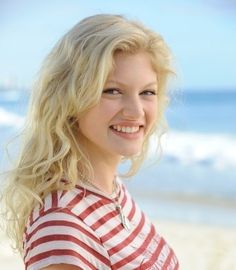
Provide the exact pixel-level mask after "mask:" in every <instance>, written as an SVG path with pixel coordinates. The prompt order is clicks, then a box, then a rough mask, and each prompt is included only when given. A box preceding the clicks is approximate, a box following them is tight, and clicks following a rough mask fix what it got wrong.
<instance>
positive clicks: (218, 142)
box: [0, 107, 236, 170]
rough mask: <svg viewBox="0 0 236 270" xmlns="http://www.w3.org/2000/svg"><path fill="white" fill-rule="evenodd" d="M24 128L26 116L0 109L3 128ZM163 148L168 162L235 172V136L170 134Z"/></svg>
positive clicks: (164, 140)
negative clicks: (228, 169) (230, 169)
mask: <svg viewBox="0 0 236 270" xmlns="http://www.w3.org/2000/svg"><path fill="white" fill-rule="evenodd" d="M23 124H24V117H23V116H20V115H18V114H15V113H12V112H9V111H7V110H5V109H4V108H1V107H0V128H2V127H4V128H5V127H9V128H16V129H18V128H21V127H22V126H23ZM162 148H163V154H164V158H165V159H166V160H167V161H169V162H181V163H183V164H199V165H202V166H212V167H214V168H216V169H219V170H221V169H222V170H223V169H226V168H234V169H236V136H232V135H225V134H216V133H212V134H208V133H197V132H186V131H170V132H168V133H167V134H165V135H164V136H163V138H162Z"/></svg>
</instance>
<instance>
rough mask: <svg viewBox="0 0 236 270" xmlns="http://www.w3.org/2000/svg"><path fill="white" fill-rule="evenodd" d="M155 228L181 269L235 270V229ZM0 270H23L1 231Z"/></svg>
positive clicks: (178, 225) (173, 224)
mask: <svg viewBox="0 0 236 270" xmlns="http://www.w3.org/2000/svg"><path fill="white" fill-rule="evenodd" d="M154 223H155V225H156V228H157V230H158V232H159V233H160V234H162V236H164V237H165V239H166V240H167V241H168V243H169V244H170V245H171V246H172V248H173V249H174V250H175V252H176V254H177V257H178V259H179V262H180V269H181V270H234V269H235V270H236V228H230V227H229V228H227V227H214V226H209V225H196V224H187V223H176V222H167V221H155V222H154ZM0 266H1V269H7V270H23V269H24V266H23V263H22V260H21V258H20V256H19V255H17V254H14V253H13V252H12V251H11V248H10V246H9V242H8V240H7V238H6V237H5V236H4V234H3V233H2V232H0Z"/></svg>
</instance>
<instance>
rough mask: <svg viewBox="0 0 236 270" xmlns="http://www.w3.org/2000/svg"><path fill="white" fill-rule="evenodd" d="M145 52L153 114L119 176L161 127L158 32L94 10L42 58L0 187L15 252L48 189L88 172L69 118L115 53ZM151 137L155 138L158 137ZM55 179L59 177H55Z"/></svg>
mask: <svg viewBox="0 0 236 270" xmlns="http://www.w3.org/2000/svg"><path fill="white" fill-rule="evenodd" d="M139 51H145V52H147V53H149V55H150V59H151V61H152V65H153V68H154V70H155V71H156V74H157V80H158V116H157V121H156V125H155V126H154V127H153V129H152V130H151V131H150V132H149V134H148V136H146V138H145V140H144V143H143V147H142V151H141V152H140V153H139V154H138V155H136V156H133V157H126V158H127V159H130V160H131V167H130V169H129V171H128V172H127V174H126V176H131V175H133V174H134V173H135V172H136V171H137V170H138V168H139V166H140V165H141V163H142V161H143V160H144V158H145V156H146V154H147V150H148V139H149V137H150V135H151V134H154V133H157V134H158V138H160V136H161V134H162V133H163V130H164V128H165V118H164V110H165V107H166V105H167V100H168V99H167V94H166V86H167V81H168V78H169V77H170V75H171V74H173V69H172V67H171V54H170V50H169V48H168V46H167V45H166V43H165V41H164V40H163V38H162V37H161V36H160V35H159V34H157V33H155V32H154V31H152V30H150V29H148V28H146V27H145V26H143V25H142V24H141V23H139V22H136V21H131V20H128V19H126V18H124V17H123V16H120V15H109V14H100V15H94V16H91V17H87V18H85V19H84V20H82V21H81V22H79V23H78V24H76V25H75V26H74V27H73V28H72V29H71V30H70V31H69V32H68V33H66V34H65V35H64V36H63V37H62V38H61V39H60V40H59V42H58V43H57V44H56V45H55V47H54V48H53V49H52V51H51V52H50V53H49V55H48V56H47V57H46V59H45V60H44V62H43V63H42V67H41V69H40V71H39V74H38V78H37V80H36V82H35V83H34V86H33V91H32V95H31V100H30V105H29V109H28V113H27V116H26V124H25V127H24V131H23V133H22V138H23V140H22V144H21V146H22V147H21V151H20V154H19V158H18V161H17V164H16V166H15V168H14V169H12V170H11V172H10V173H9V177H8V180H9V181H7V182H8V184H7V187H6V188H5V191H4V193H3V197H2V199H3V202H4V206H5V216H6V220H8V221H10V222H9V223H8V225H7V232H8V235H9V236H10V237H11V239H13V240H14V243H15V245H14V246H15V248H16V249H18V250H19V251H20V252H22V236H23V232H24V228H25V224H26V222H27V219H28V217H29V215H30V213H31V211H32V209H33V208H34V207H35V205H36V204H38V203H39V202H40V203H42V199H43V198H44V197H45V196H46V195H47V194H48V193H49V192H51V191H53V190H59V189H61V190H62V189H63V190H65V189H70V188H72V187H74V186H75V184H76V182H77V181H78V177H79V175H83V176H84V177H85V178H89V176H90V175H91V173H92V166H91V164H90V162H89V159H88V157H87V155H86V153H85V152H84V151H83V149H82V148H81V145H80V142H79V141H78V138H77V137H78V136H77V134H78V125H77V124H78V123H77V119H79V118H81V117H83V114H84V113H86V112H87V111H88V110H89V109H90V108H92V107H93V106H94V105H96V104H97V103H98V102H99V99H100V97H101V93H102V90H103V87H104V85H105V82H106V79H107V77H108V75H109V72H110V71H111V70H112V68H113V66H114V60H113V59H114V54H115V53H116V52H125V53H131V54H134V53H137V52H139ZM158 143H159V142H158ZM62 178H65V179H67V180H68V181H67V182H63V181H61V179H62Z"/></svg>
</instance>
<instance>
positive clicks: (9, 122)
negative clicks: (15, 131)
mask: <svg viewBox="0 0 236 270" xmlns="http://www.w3.org/2000/svg"><path fill="white" fill-rule="evenodd" d="M23 124H24V117H22V116H19V115H18V114H15V113H12V112H9V111H7V110H5V109H3V108H0V128H1V127H13V128H20V127H22V126H23Z"/></svg>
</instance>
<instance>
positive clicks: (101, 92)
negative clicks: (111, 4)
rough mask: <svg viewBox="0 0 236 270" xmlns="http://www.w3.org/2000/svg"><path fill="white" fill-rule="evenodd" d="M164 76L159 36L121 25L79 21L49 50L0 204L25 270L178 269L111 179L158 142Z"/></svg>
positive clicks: (109, 20)
mask: <svg viewBox="0 0 236 270" xmlns="http://www.w3.org/2000/svg"><path fill="white" fill-rule="evenodd" d="M171 73H172V70H171V66H170V52H169V49H168V47H167V46H166V44H165V42H164V41H163V39H162V38H161V36H159V35H158V34H156V33H154V32H153V31H151V30H149V29H147V28H146V27H144V26H143V25H141V24H139V23H137V22H133V21H129V20H127V19H125V18H124V17H122V16H117V15H95V16H92V17H88V18H86V19H84V20H82V21H81V22H80V23H78V24H77V25H75V26H74V27H73V28H72V29H71V30H70V31H69V32H68V33H67V34H66V35H65V36H64V37H63V38H62V39H61V40H60V41H59V42H58V43H57V44H56V46H55V47H54V48H53V50H52V51H51V53H50V54H49V55H48V57H47V58H46V60H45V62H44V63H43V65H42V69H41V71H40V73H39V78H38V81H37V82H36V83H35V86H34V91H33V93H32V99H31V105H30V108H29V113H28V118H27V125H26V129H25V133H24V134H25V137H24V142H23V148H22V151H21V155H20V158H19V162H18V164H17V167H16V168H15V170H13V171H12V174H11V176H10V180H11V181H10V183H9V185H8V188H7V189H6V191H5V196H4V198H5V204H6V207H7V215H8V219H9V220H11V222H9V225H8V232H9V234H10V235H11V236H12V238H13V239H14V240H15V242H16V247H17V249H18V250H19V251H20V252H21V253H22V254H23V258H24V262H25V266H26V269H28V270H36V269H44V270H46V269H47V270H52V269H63V270H69V269H103V270H105V269H178V261H177V259H176V257H175V254H174V252H173V250H172V249H171V248H170V247H169V246H168V244H167V243H166V242H165V240H164V239H163V238H162V237H160V236H159V235H158V234H157V233H156V231H155V228H154V226H153V224H152V223H151V222H150V221H149V219H148V218H147V217H146V216H145V215H144V213H143V212H142V211H141V210H140V209H139V208H138V206H137V205H136V203H135V202H134V201H133V200H132V198H131V197H130V195H129V193H128V191H127V190H126V188H125V186H124V185H123V183H122V180H121V179H120V177H118V176H117V167H118V165H119V164H120V162H121V161H122V160H130V161H131V167H130V169H129V171H128V172H127V174H126V176H131V175H134V174H135V172H136V171H137V169H138V168H139V166H140V165H141V163H142V161H143V160H144V158H145V155H146V153H147V150H148V141H149V138H150V136H151V135H152V134H154V133H156V134H158V136H159V137H160V136H161V134H162V133H163V128H164V126H165V121H164V115H163V114H164V109H165V107H166V104H167V97H166V83H167V79H168V78H169V76H170V74H171ZM157 145H158V142H157ZM22 241H23V245H22Z"/></svg>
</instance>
